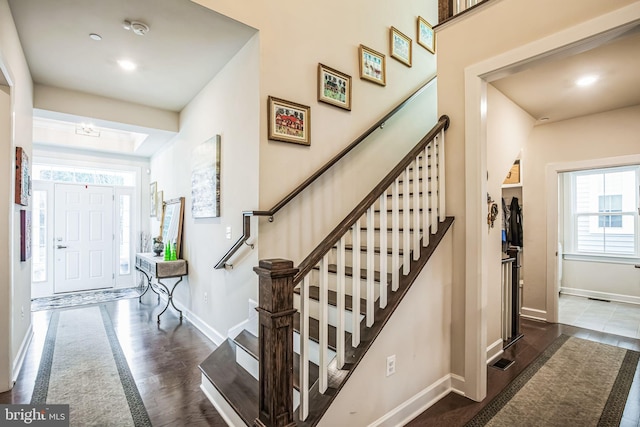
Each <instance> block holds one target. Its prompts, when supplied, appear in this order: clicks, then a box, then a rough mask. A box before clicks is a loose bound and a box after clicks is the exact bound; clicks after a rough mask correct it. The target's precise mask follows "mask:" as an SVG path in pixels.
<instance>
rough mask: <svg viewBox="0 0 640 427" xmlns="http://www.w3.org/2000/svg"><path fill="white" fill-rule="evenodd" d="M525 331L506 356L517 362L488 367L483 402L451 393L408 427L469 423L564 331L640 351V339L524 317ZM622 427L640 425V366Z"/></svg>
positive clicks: (523, 325)
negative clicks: (500, 367)
mask: <svg viewBox="0 0 640 427" xmlns="http://www.w3.org/2000/svg"><path fill="white" fill-rule="evenodd" d="M522 332H523V333H524V337H523V338H522V339H520V340H519V341H517V342H516V343H515V344H513V345H512V346H511V347H509V348H508V349H507V350H506V351H505V355H504V356H503V357H505V358H507V359H511V360H515V363H514V364H513V365H512V366H511V367H510V368H508V369H507V370H505V371H501V370H499V369H496V368H492V367H488V368H487V384H488V386H487V397H486V398H485V399H484V400H483V401H482V402H474V401H472V400H470V399H467V398H466V397H462V396H460V395H458V394H455V393H450V394H448V395H447V396H445V397H444V398H443V399H441V400H440V401H439V402H438V403H436V404H435V405H433V406H432V407H430V408H429V409H427V410H426V411H425V412H423V413H422V414H420V415H419V416H418V417H416V418H415V419H414V420H413V421H411V422H410V423H408V424H407V427H419V426H438V427H440V426H447V427H455V426H463V425H465V424H466V423H467V422H468V421H470V420H471V418H473V417H474V416H475V415H476V414H477V413H478V412H479V411H480V410H481V409H482V408H484V407H485V406H486V405H488V404H489V402H491V399H493V398H494V397H495V396H496V395H497V394H498V393H500V392H501V391H502V390H503V389H504V388H505V387H506V386H507V385H508V384H509V383H510V382H511V381H512V380H513V379H514V378H515V377H517V376H518V374H520V372H522V371H523V370H524V368H526V367H527V366H528V365H529V364H530V363H531V362H533V361H534V360H535V359H536V358H537V357H538V356H539V355H540V354H541V353H542V352H543V351H544V349H546V348H547V347H548V346H549V345H550V344H551V343H552V342H553V341H554V340H555V339H556V338H557V337H558V336H560V335H561V334H565V335H572V336H576V337H578V338H583V339H588V340H593V341H597V342H602V343H606V344H610V345H615V346H618V347H623V348H627V349H631V350H635V351H640V340H637V339H633V338H627V337H622V336H618V335H611V334H606V333H603V332H597V331H591V330H588V329H582V328H577V327H575V326H568V325H561V324H554V323H544V322H535V321H530V320H522ZM620 426H622V427H640V366H638V368H637V369H636V375H635V377H634V380H633V384H632V386H631V391H630V393H629V397H628V398H627V404H626V407H625V412H624V413H623V418H622V422H621V423H620ZM540 427H544V426H540Z"/></svg>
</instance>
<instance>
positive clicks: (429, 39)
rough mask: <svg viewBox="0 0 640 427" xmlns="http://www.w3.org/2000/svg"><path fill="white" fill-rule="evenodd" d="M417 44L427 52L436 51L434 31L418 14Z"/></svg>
mask: <svg viewBox="0 0 640 427" xmlns="http://www.w3.org/2000/svg"><path fill="white" fill-rule="evenodd" d="M418 44H419V45H420V46H422V47H424V48H425V49H427V50H428V51H429V52H431V53H436V33H435V32H434V31H433V27H432V26H431V24H429V23H428V22H427V20H426V19H424V18H423V17H422V16H418Z"/></svg>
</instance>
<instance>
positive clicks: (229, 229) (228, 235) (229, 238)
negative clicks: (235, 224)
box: [225, 226, 231, 240]
mask: <svg viewBox="0 0 640 427" xmlns="http://www.w3.org/2000/svg"><path fill="white" fill-rule="evenodd" d="M225 236H226V238H227V240H231V226H229V227H227V232H226V234H225Z"/></svg>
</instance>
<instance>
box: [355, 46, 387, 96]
mask: <svg viewBox="0 0 640 427" xmlns="http://www.w3.org/2000/svg"><path fill="white" fill-rule="evenodd" d="M358 53H359V57H360V78H361V79H363V80H369V81H370V82H374V83H377V84H379V85H382V86H385V85H386V84H387V72H386V57H385V55H384V54H382V53H380V52H377V51H375V50H373V49H371V48H369V47H366V46H365V45H362V44H361V45H360V47H359V48H358Z"/></svg>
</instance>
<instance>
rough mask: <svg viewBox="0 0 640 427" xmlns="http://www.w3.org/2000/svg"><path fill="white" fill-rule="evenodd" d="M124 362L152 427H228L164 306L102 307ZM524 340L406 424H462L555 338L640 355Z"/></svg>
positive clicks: (24, 387)
mask: <svg viewBox="0 0 640 427" xmlns="http://www.w3.org/2000/svg"><path fill="white" fill-rule="evenodd" d="M106 306H107V308H108V310H109V313H110V315H111V318H112V321H113V325H114V328H115V329H116V333H117V335H118V339H119V341H120V344H121V346H122V349H123V351H124V353H125V355H126V358H127V362H128V363H129V367H130V369H131V372H132V374H133V376H134V378H135V381H136V384H137V386H138V389H139V391H140V395H141V396H142V400H143V401H144V404H145V406H146V408H147V411H148V413H149V417H150V419H151V421H152V423H153V425H154V426H172V427H183V426H185V427H187V426H188V427H191V426H220V427H222V426H226V424H225V422H224V421H223V420H222V418H221V417H220V416H219V415H218V413H217V412H216V410H215V408H214V407H213V405H212V404H211V403H210V402H209V401H208V399H207V398H206V397H205V396H204V394H203V393H202V391H201V390H200V371H199V369H198V364H200V363H201V362H202V361H203V360H204V359H205V358H207V356H209V355H210V354H211V352H212V351H213V349H214V347H215V346H214V344H212V343H211V342H210V341H209V340H208V339H207V338H206V337H204V336H203V335H202V334H201V333H200V332H199V331H198V330H197V329H196V328H195V327H194V326H192V325H191V324H190V323H189V322H188V321H183V322H182V324H181V323H180V321H179V319H178V318H177V316H176V315H175V312H173V310H171V309H169V310H168V311H167V312H166V313H165V314H164V315H163V316H162V318H161V320H162V322H161V324H160V325H158V324H157V323H156V317H155V316H156V315H157V313H158V312H159V311H160V309H161V307H162V306H163V305H158V304H157V302H156V298H155V295H153V294H150V295H145V297H143V302H142V304H138V300H137V299H127V300H120V301H116V302H111V303H107V304H106ZM50 316H51V312H50V311H40V312H35V313H33V327H34V338H33V341H32V342H31V345H30V347H29V350H28V352H27V355H26V359H25V362H24V365H23V368H22V371H21V372H20V376H19V377H18V381H17V383H16V384H15V386H14V388H13V389H12V390H11V391H8V392H5V393H0V403H29V402H30V400H31V394H32V392H33V385H34V382H35V378H36V375H37V373H38V367H39V365H40V358H41V354H42V347H43V344H44V338H45V336H46V332H47V327H48V322H49V318H50ZM522 330H523V332H524V334H525V336H524V338H522V339H521V340H520V341H518V342H516V343H515V344H514V345H513V346H511V347H510V348H509V349H508V350H507V352H506V355H505V357H507V358H510V359H514V360H515V364H514V365H513V366H511V367H510V368H509V369H507V370H506V371H500V370H498V369H495V368H491V367H490V368H488V384H489V387H488V393H487V398H486V399H485V400H484V401H483V402H479V403H478V402H473V401H471V400H469V399H467V398H465V397H462V396H459V395H457V394H454V393H451V394H449V395H447V396H446V397H445V398H444V399H442V400H441V401H439V402H438V403H436V404H435V405H434V406H432V407H431V408H429V409H428V410H427V411H426V412H424V413H422V414H421V415H419V416H418V417H417V418H416V419H414V420H413V421H412V422H410V423H409V424H408V426H411V427H416V426H447V427H449V426H462V425H464V424H465V423H466V422H467V421H469V420H470V419H471V418H472V417H473V416H474V415H475V414H476V413H477V412H478V411H479V410H480V409H481V408H482V407H484V406H485V405H487V404H488V403H489V401H490V400H491V398H493V397H494V396H495V395H497V394H498V393H499V392H500V391H501V390H502V389H503V388H504V387H505V386H506V385H507V384H509V382H511V380H513V379H514V378H515V377H516V376H517V375H518V374H519V373H520V372H521V371H522V370H523V369H524V368H525V367H526V366H527V365H528V364H529V363H531V362H532V361H533V360H535V358H536V357H537V356H538V355H539V354H540V353H542V351H543V350H544V349H545V348H546V347H547V346H548V345H549V344H550V343H551V342H553V340H554V339H555V338H556V337H557V336H559V335H560V334H568V335H574V336H577V337H580V338H585V339H591V340H595V341H599V342H604V343H607V344H612V345H617V346H620V347H624V348H629V349H633V350H636V351H640V340H636V339H632V338H625V337H620V336H616V335H610V334H605V333H600V332H595V331H590V330H587V329H581V328H576V327H572V326H566V325H559V324H547V323H541V322H533V321H527V320H524V321H523V322H522ZM621 425H622V426H623V427H627V426H630V427H640V367H639V368H638V369H637V370H636V377H635V379H634V383H633V386H632V389H631V393H630V394H629V398H628V400H627V407H626V408H625V413H624V418H623V421H622V424H621Z"/></svg>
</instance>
